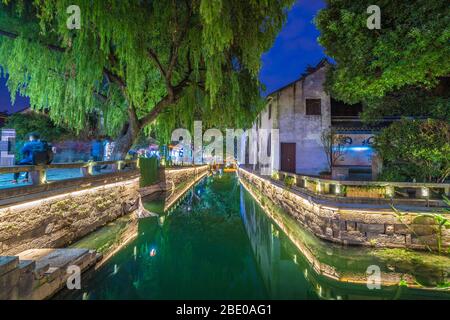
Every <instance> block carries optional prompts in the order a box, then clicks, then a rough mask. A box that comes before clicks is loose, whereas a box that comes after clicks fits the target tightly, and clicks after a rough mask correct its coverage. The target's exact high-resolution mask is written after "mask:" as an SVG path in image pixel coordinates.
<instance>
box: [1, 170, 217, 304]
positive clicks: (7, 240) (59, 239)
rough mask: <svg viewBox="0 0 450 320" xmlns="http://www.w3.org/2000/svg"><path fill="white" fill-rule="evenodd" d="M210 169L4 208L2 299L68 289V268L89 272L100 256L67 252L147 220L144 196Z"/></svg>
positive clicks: (162, 173) (42, 295)
mask: <svg viewBox="0 0 450 320" xmlns="http://www.w3.org/2000/svg"><path fill="white" fill-rule="evenodd" d="M208 169H209V168H208V166H201V167H183V168H166V169H161V171H160V181H159V183H157V184H155V185H153V186H151V187H147V188H143V189H140V188H139V174H138V172H136V173H135V174H132V175H130V174H129V173H127V175H128V176H127V177H128V179H127V180H122V181H119V182H115V183H109V184H105V185H103V186H98V187H94V188H82V186H80V190H79V191H73V192H69V193H67V192H66V193H62V194H58V195H54V193H53V194H52V195H51V196H46V194H45V193H43V194H42V197H41V198H40V199H38V200H32V201H29V202H25V203H23V202H22V203H17V204H11V205H7V206H4V207H2V208H0V299H45V298H48V297H51V296H52V295H53V294H54V293H55V292H57V291H58V290H60V289H61V286H64V285H65V282H66V280H67V277H68V276H69V274H68V273H67V272H66V271H67V270H66V268H67V266H69V265H76V266H78V267H80V269H81V271H84V270H86V269H88V268H89V267H91V266H92V265H94V264H96V263H97V262H98V261H99V260H100V259H101V255H100V254H98V253H97V252H95V251H93V250H88V249H56V248H65V247H67V246H69V245H70V244H71V243H73V242H75V241H77V240H79V239H81V238H83V237H84V236H86V235H88V234H90V233H92V232H93V231H95V230H97V229H99V228H101V227H102V226H105V225H106V224H108V223H110V222H112V221H114V220H116V219H118V218H119V217H122V216H125V215H130V219H136V217H138V216H145V213H143V212H144V211H145V209H144V208H143V206H142V201H141V193H142V190H144V191H145V192H144V193H145V195H146V196H152V195H153V194H156V193H161V192H165V193H169V194H170V192H171V190H173V189H175V188H176V187H177V186H178V185H180V184H186V185H189V184H191V183H192V181H195V180H196V179H197V178H198V177H199V176H200V175H204V174H206V173H207V171H208Z"/></svg>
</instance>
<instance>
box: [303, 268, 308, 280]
mask: <svg viewBox="0 0 450 320" xmlns="http://www.w3.org/2000/svg"><path fill="white" fill-rule="evenodd" d="M303 273H304V274H305V278H306V279H308V269H305V272H303Z"/></svg>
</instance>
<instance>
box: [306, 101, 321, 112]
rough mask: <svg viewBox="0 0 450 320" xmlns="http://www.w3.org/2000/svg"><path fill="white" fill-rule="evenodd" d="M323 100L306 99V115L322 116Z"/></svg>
mask: <svg viewBox="0 0 450 320" xmlns="http://www.w3.org/2000/svg"><path fill="white" fill-rule="evenodd" d="M321 107H322V104H321V100H320V99H306V115H307V116H320V115H321V114H322V111H321Z"/></svg>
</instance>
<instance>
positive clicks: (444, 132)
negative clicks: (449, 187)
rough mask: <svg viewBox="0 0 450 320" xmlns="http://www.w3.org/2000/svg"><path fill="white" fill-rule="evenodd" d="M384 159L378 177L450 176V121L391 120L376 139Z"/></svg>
mask: <svg viewBox="0 0 450 320" xmlns="http://www.w3.org/2000/svg"><path fill="white" fill-rule="evenodd" d="M375 148H376V149H377V150H378V152H379V153H380V155H381V157H382V158H383V160H384V168H383V173H382V175H381V176H380V179H381V180H391V181H392V180H393V181H412V180H413V179H416V181H427V182H444V181H445V180H446V179H447V178H448V177H449V176H450V124H449V123H448V122H447V121H442V120H432V119H428V120H410V119H403V120H402V121H399V122H396V123H393V124H392V125H391V126H389V127H388V128H386V129H384V130H383V131H382V132H381V134H380V135H379V136H378V137H377V139H376V140H375Z"/></svg>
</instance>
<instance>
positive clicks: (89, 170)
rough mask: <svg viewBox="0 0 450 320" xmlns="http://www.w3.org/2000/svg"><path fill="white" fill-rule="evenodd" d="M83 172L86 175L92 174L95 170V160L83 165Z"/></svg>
mask: <svg viewBox="0 0 450 320" xmlns="http://www.w3.org/2000/svg"><path fill="white" fill-rule="evenodd" d="M81 172H82V173H83V176H84V177H89V176H92V173H93V172H94V162H92V161H89V162H88V164H87V166H85V167H81Z"/></svg>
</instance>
